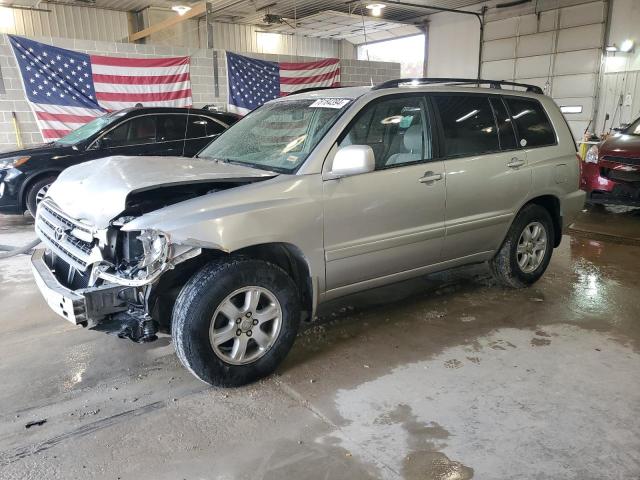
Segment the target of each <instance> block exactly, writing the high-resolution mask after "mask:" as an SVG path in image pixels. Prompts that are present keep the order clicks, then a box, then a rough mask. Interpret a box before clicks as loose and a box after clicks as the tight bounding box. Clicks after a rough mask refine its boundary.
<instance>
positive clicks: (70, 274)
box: [53, 257, 90, 290]
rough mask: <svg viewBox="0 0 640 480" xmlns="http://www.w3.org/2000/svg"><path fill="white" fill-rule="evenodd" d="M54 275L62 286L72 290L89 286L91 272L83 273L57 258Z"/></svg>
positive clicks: (54, 263)
mask: <svg viewBox="0 0 640 480" xmlns="http://www.w3.org/2000/svg"><path fill="white" fill-rule="evenodd" d="M53 274H54V275H55V276H56V278H57V279H58V281H59V282H60V283H61V284H62V285H64V286H66V287H67V288H70V289H71V290H78V289H80V288H87V287H88V286H89V276H90V275H89V272H85V273H82V272H80V271H78V270H76V269H75V268H73V267H72V266H71V265H69V264H68V263H67V262H65V261H64V260H62V259H61V258H60V257H55V259H54V260H53Z"/></svg>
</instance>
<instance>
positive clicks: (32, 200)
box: [26, 176, 57, 218]
mask: <svg viewBox="0 0 640 480" xmlns="http://www.w3.org/2000/svg"><path fill="white" fill-rule="evenodd" d="M56 178H57V177H55V176H50V177H45V178H41V179H40V180H37V181H36V182H35V183H33V184H32V185H31V186H30V187H29V190H27V199H26V200H27V202H26V203H27V210H29V213H30V214H31V216H32V217H33V218H36V209H37V208H38V200H37V196H38V192H39V191H40V189H41V188H43V187H46V186H48V185H51V184H52V183H53V182H55V181H56Z"/></svg>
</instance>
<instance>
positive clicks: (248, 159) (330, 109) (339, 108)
mask: <svg viewBox="0 0 640 480" xmlns="http://www.w3.org/2000/svg"><path fill="white" fill-rule="evenodd" d="M350 103H351V100H348V99H344V98H319V99H300V100H295V99H291V100H284V101H278V102H272V103H266V104H265V105H263V106H262V107H260V108H258V109H257V110H254V111H253V112H252V113H251V114H249V115H248V116H247V117H246V118H244V119H243V120H242V121H241V122H238V123H236V124H234V125H233V126H232V127H231V128H229V129H228V130H226V131H225V132H224V133H223V134H222V135H220V137H219V138H218V139H217V140H216V141H215V142H212V143H210V144H209V146H207V147H206V148H205V149H204V150H203V151H202V152H200V154H199V155H198V157H203V158H211V159H216V160H222V161H228V162H230V163H238V164H242V165H247V166H249V167H255V168H262V169H265V170H273V171H276V172H282V173H293V172H295V171H296V170H297V169H298V167H299V166H300V165H302V164H303V163H304V161H305V160H306V159H307V157H308V156H309V154H310V153H311V151H312V150H313V149H314V148H315V146H316V145H317V144H318V142H319V141H320V140H321V139H322V137H323V136H324V135H325V133H327V131H328V130H329V129H330V128H331V126H332V125H333V124H334V122H335V121H336V120H337V118H338V117H339V116H340V114H341V113H342V112H344V111H345V110H346V109H347V108H348V105H349V104H350Z"/></svg>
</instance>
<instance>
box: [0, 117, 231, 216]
mask: <svg viewBox="0 0 640 480" xmlns="http://www.w3.org/2000/svg"><path fill="white" fill-rule="evenodd" d="M238 119H239V117H238V116H236V115H233V114H230V113H221V112H216V111H210V110H201V109H195V108H191V109H186V108H169V107H141V108H131V109H126V110H120V111H117V112H112V113H109V114H107V115H104V116H102V117H99V118H96V119H95V120H93V121H91V122H89V123H87V124H85V125H83V126H82V127H80V128H78V129H77V130H74V131H73V132H71V133H70V134H68V135H67V136H65V137H63V138H61V139H59V140H56V141H55V142H51V143H47V144H43V145H40V146H37V147H35V148H28V149H24V150H16V151H13V152H6V153H2V154H0V212H2V213H13V214H23V213H24V211H25V210H29V211H30V212H31V214H32V215H35V210H36V206H37V204H38V202H39V201H40V199H41V198H43V197H44V195H45V194H46V192H47V189H48V188H49V185H51V183H53V181H54V180H55V179H56V178H57V176H58V175H59V174H60V172H61V171H62V170H64V169H65V168H67V167H70V166H71V165H76V164H78V163H82V162H86V161H88V160H95V159H96V158H103V157H109V156H112V155H167V156H169V155H171V156H186V157H192V156H194V155H195V154H196V153H198V152H199V151H200V150H202V149H203V148H204V147H205V146H206V145H207V144H208V143H209V142H211V140H212V139H213V138H214V137H216V136H217V135H219V134H220V133H222V132H223V131H224V130H225V129H227V128H228V127H229V126H231V125H232V124H233V123H235V122H236V121H237V120H238Z"/></svg>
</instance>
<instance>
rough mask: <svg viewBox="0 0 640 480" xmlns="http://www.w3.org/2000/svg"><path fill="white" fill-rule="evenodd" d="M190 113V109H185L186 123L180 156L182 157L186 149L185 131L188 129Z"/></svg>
mask: <svg viewBox="0 0 640 480" xmlns="http://www.w3.org/2000/svg"><path fill="white" fill-rule="evenodd" d="M190 113H191V107H188V108H187V121H186V122H184V137H183V140H182V155H181V157H184V151H185V149H186V148H187V129H188V128H189V114H190Z"/></svg>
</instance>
